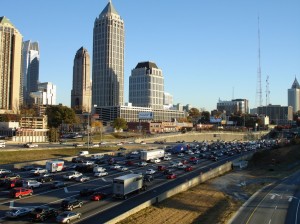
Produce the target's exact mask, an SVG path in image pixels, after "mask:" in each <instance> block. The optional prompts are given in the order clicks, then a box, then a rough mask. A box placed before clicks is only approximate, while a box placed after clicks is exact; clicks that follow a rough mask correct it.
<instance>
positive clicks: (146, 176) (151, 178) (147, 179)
mask: <svg viewBox="0 0 300 224" xmlns="http://www.w3.org/2000/svg"><path fill="white" fill-rule="evenodd" d="M143 179H144V181H147V182H151V181H152V180H154V177H153V175H151V174H146V175H144V178H143Z"/></svg>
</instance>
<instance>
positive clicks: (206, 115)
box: [198, 111, 210, 124]
mask: <svg viewBox="0 0 300 224" xmlns="http://www.w3.org/2000/svg"><path fill="white" fill-rule="evenodd" d="M209 122H210V113H209V112H208V111H203V112H202V113H201V118H200V120H198V123H201V124H208V123H209Z"/></svg>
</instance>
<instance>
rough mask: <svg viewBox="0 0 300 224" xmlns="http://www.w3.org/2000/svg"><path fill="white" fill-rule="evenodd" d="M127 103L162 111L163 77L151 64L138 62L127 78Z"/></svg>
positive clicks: (160, 71)
mask: <svg viewBox="0 0 300 224" xmlns="http://www.w3.org/2000/svg"><path fill="white" fill-rule="evenodd" d="M129 102H130V103H132V105H133V106H138V107H150V108H153V109H163V105H164V77H163V74H162V70H161V69H159V68H158V67H157V65H156V64H155V63H153V62H149V61H147V62H140V63H138V64H137V66H136V67H135V69H133V70H132V71H131V76H130V77H129Z"/></svg>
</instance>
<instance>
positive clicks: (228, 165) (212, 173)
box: [106, 162, 232, 224]
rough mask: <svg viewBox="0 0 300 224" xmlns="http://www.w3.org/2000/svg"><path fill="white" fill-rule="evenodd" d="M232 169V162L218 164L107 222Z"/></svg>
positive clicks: (113, 221) (129, 214)
mask: <svg viewBox="0 0 300 224" xmlns="http://www.w3.org/2000/svg"><path fill="white" fill-rule="evenodd" d="M231 169H232V162H227V163H225V164H223V165H221V166H218V167H216V168H214V169H211V170H210V171H208V172H205V173H201V174H200V175H199V176H197V177H194V178H192V179H190V180H187V181H186V182H185V183H182V184H180V185H178V186H176V187H174V188H172V189H170V190H168V191H165V192H163V193H161V194H159V195H158V196H156V197H154V198H152V199H150V200H148V201H146V202H144V203H142V204H140V205H139V206H136V207H135V208H133V209H130V210H128V211H127V212H125V213H123V214H121V215H120V216H117V217H115V218H113V219H111V220H110V221H108V222H106V223H107V224H113V223H117V222H120V221H121V220H123V219H125V218H127V217H129V216H131V215H133V214H135V213H136V212H139V211H140V210H142V209H144V208H147V207H149V206H151V205H153V204H155V203H158V202H161V201H163V200H165V199H167V198H170V197H172V196H174V195H176V194H178V193H181V192H183V191H186V190H188V189H190V188H192V187H194V186H196V185H198V184H201V183H204V182H205V181H207V180H210V179H212V178H215V177H217V176H220V175H222V174H224V173H226V172H228V171H230V170H231Z"/></svg>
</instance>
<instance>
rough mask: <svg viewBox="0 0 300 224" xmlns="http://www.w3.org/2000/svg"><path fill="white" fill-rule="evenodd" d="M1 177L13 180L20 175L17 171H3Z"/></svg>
mask: <svg viewBox="0 0 300 224" xmlns="http://www.w3.org/2000/svg"><path fill="white" fill-rule="evenodd" d="M0 178H3V179H10V180H12V179H18V178H20V175H19V174H16V173H2V174H0Z"/></svg>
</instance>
